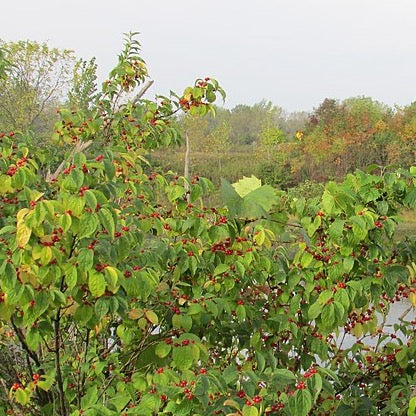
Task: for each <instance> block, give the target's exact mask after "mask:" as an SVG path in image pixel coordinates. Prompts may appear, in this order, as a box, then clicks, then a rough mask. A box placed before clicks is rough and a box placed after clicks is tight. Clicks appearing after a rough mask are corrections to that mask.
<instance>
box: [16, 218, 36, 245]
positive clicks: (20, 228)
mask: <svg viewBox="0 0 416 416" xmlns="http://www.w3.org/2000/svg"><path fill="white" fill-rule="evenodd" d="M31 234H32V230H31V229H30V228H29V227H28V226H27V225H26V224H25V223H24V222H23V221H22V222H19V223H18V224H17V233H16V242H17V244H18V246H19V247H24V246H25V245H26V244H27V243H28V241H29V239H30V235H31Z"/></svg>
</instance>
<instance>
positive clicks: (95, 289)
mask: <svg viewBox="0 0 416 416" xmlns="http://www.w3.org/2000/svg"><path fill="white" fill-rule="evenodd" d="M88 288H89V290H90V292H91V294H92V295H93V296H94V297H96V298H98V297H100V296H102V295H103V294H104V292H105V288H106V283H105V279H104V275H103V274H102V273H99V272H96V271H95V270H90V271H89V272H88Z"/></svg>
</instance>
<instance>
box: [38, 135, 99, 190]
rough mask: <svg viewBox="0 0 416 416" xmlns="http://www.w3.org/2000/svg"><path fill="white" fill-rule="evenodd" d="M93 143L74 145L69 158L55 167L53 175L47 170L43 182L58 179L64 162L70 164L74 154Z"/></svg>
mask: <svg viewBox="0 0 416 416" xmlns="http://www.w3.org/2000/svg"><path fill="white" fill-rule="evenodd" d="M92 143H93V141H92V140H88V141H87V142H83V141H79V142H77V144H76V145H75V147H74V148H73V149H72V151H71V153H70V155H69V157H68V159H67V160H63V161H62V162H61V164H60V165H59V166H58V167H57V169H56V170H55V172H54V173H52V174H51V172H50V170H48V173H47V174H46V177H45V180H46V182H49V183H51V182H54V181H56V179H58V176H59V175H60V173H61V172H62V171H63V169H64V167H65V163H66V162H72V159H73V158H74V156H75V154H76V153H80V152H83V151H84V150H86V149H88V148H89V147H90V146H91V145H92Z"/></svg>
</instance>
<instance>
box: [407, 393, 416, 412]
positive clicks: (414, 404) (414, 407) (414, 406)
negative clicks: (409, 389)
mask: <svg viewBox="0 0 416 416" xmlns="http://www.w3.org/2000/svg"><path fill="white" fill-rule="evenodd" d="M407 416H416V397H412V398H411V399H410V401H409V409H408V410H407Z"/></svg>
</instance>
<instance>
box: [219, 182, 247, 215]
mask: <svg viewBox="0 0 416 416" xmlns="http://www.w3.org/2000/svg"><path fill="white" fill-rule="evenodd" d="M221 198H222V200H223V202H224V203H225V205H226V206H227V208H228V211H229V213H230V216H231V217H236V216H238V214H239V212H240V209H241V205H242V202H243V199H242V198H241V196H240V195H238V193H237V191H236V190H235V189H234V188H233V187H232V186H231V185H230V183H229V182H228V181H226V180H225V179H221Z"/></svg>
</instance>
